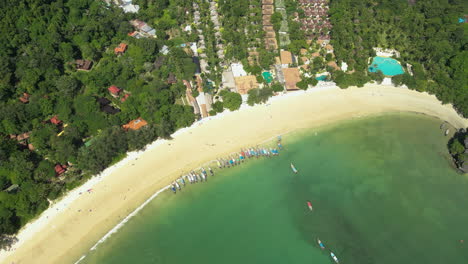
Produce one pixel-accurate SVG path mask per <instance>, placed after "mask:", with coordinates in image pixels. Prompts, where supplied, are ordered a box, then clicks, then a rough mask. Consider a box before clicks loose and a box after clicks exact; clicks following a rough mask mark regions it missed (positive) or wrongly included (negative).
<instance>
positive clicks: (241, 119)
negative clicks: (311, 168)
mask: <svg viewBox="0 0 468 264" xmlns="http://www.w3.org/2000/svg"><path fill="white" fill-rule="evenodd" d="M321 84H322V85H323V86H328V87H321V88H313V89H311V90H308V91H307V92H304V91H299V92H294V93H289V94H287V95H281V96H277V97H274V98H272V99H271V100H270V101H269V102H268V104H267V105H258V106H254V107H249V106H243V107H242V108H241V110H239V111H236V112H224V113H223V114H221V115H218V116H215V117H211V118H208V119H204V120H203V121H201V122H197V123H195V124H194V125H193V126H192V127H190V128H185V129H181V130H179V131H177V132H176V133H175V134H174V135H173V138H174V140H171V141H167V140H160V141H157V142H154V143H153V144H151V145H150V146H149V147H148V148H147V149H146V150H145V151H143V152H133V153H129V155H128V157H127V158H125V159H124V160H123V161H121V162H119V163H118V164H116V165H114V166H112V167H111V168H108V169H107V170H105V171H104V172H103V173H102V174H101V175H100V176H96V177H94V178H92V179H91V180H89V181H88V182H86V183H85V184H84V185H83V186H81V187H79V188H77V189H75V190H73V191H71V192H70V193H69V194H68V195H66V196H65V197H64V198H63V199H61V200H60V201H58V202H55V203H54V204H53V205H52V206H51V207H50V208H49V209H48V210H46V211H45V212H44V213H42V214H41V216H40V217H39V218H38V219H37V220H35V221H34V222H32V223H30V224H28V225H26V226H25V227H24V228H23V229H22V230H21V232H20V234H19V235H18V238H19V242H18V243H16V244H15V245H14V247H13V248H14V250H12V251H9V252H1V254H0V262H1V263H13V262H14V263H15V264H18V263H28V264H29V263H73V262H74V261H76V260H78V259H79V258H80V257H81V256H82V255H83V254H85V253H86V252H87V251H88V250H89V249H90V248H91V247H92V246H93V245H95V243H96V242H97V241H98V240H100V239H101V238H102V237H103V236H104V235H105V234H106V233H108V232H109V230H111V229H112V228H114V227H115V226H116V225H117V224H118V223H120V222H122V220H123V219H125V217H126V216H128V215H129V214H130V213H131V212H132V211H133V210H135V209H136V208H138V207H139V205H141V204H142V203H143V202H145V200H147V199H148V197H151V196H152V195H154V193H155V192H156V191H158V190H160V189H161V188H164V187H165V186H167V185H168V184H169V183H170V182H171V181H172V180H173V179H174V178H176V177H178V176H180V175H181V174H182V173H183V172H184V171H187V170H189V169H192V168H195V167H197V166H198V165H199V164H201V163H203V162H206V161H209V160H212V159H215V158H217V157H220V156H223V155H226V154H228V153H231V152H233V151H238V150H239V149H240V148H241V147H244V146H250V145H255V144H256V143H259V142H262V141H264V140H266V139H269V138H272V137H274V136H276V135H279V134H283V133H285V132H288V131H291V130H297V129H302V128H309V127H315V126H320V125H324V124H329V123H332V122H336V121H339V120H345V119H350V118H359V117H363V116H367V115H371V114H379V113H384V112H399V111H405V112H417V113H423V114H427V115H430V116H434V117H438V118H440V119H441V120H444V121H448V122H449V123H451V124H452V125H453V126H455V127H457V128H461V127H467V126H468V120H467V119H464V118H461V117H460V116H459V115H457V113H456V112H455V111H454V110H453V108H452V107H451V106H450V105H442V104H441V103H440V102H439V101H438V100H437V99H436V98H435V97H434V96H431V95H428V94H426V93H418V92H415V91H410V90H408V89H404V88H395V87H391V86H382V85H367V86H366V87H364V88H350V89H346V90H341V89H339V88H336V87H333V86H330V84H329V83H328V84H326V83H322V82H321ZM441 133H442V132H441ZM88 189H92V191H91V192H87V190H88ZM80 193H81V194H80ZM90 210H91V211H90Z"/></svg>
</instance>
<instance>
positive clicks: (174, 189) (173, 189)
mask: <svg viewBox="0 0 468 264" xmlns="http://www.w3.org/2000/svg"><path fill="white" fill-rule="evenodd" d="M171 190H172V191H173V192H174V193H176V192H177V189H176V187H175V186H174V185H173V184H172V185H171Z"/></svg>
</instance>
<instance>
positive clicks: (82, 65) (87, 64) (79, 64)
mask: <svg viewBox="0 0 468 264" xmlns="http://www.w3.org/2000/svg"><path fill="white" fill-rule="evenodd" d="M75 64H76V69H77V70H83V71H89V70H90V69H91V67H92V66H93V62H92V61H90V60H76V61H75Z"/></svg>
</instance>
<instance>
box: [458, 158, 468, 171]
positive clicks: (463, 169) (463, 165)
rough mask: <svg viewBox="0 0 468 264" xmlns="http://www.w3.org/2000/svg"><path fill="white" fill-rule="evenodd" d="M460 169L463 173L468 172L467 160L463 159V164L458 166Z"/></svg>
mask: <svg viewBox="0 0 468 264" xmlns="http://www.w3.org/2000/svg"><path fill="white" fill-rule="evenodd" d="M460 170H462V171H463V172H464V173H468V162H467V161H465V162H463V164H462V165H461V166H460Z"/></svg>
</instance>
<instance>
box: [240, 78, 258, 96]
mask: <svg viewBox="0 0 468 264" xmlns="http://www.w3.org/2000/svg"><path fill="white" fill-rule="evenodd" d="M234 81H235V83H236V88H237V92H238V93H239V94H247V93H248V92H249V91H250V90H252V89H254V88H258V86H259V85H258V83H257V77H255V76H254V75H247V76H240V77H234Z"/></svg>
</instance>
